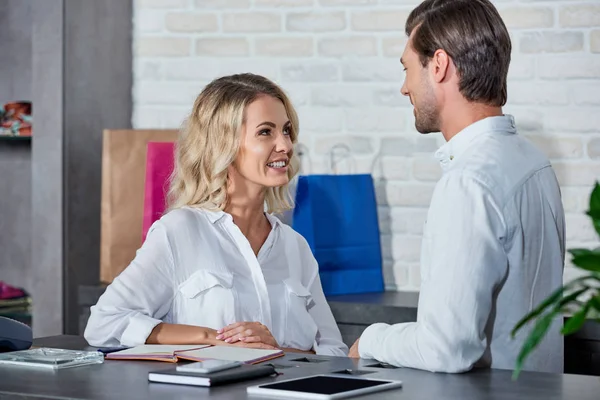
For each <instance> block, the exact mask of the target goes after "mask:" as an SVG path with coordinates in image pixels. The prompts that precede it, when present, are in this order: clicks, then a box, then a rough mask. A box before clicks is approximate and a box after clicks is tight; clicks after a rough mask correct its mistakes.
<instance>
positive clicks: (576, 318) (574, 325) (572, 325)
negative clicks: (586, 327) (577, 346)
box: [560, 300, 592, 336]
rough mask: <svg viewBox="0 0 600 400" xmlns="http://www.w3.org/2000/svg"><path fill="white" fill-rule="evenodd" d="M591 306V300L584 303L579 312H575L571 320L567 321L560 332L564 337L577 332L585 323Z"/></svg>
mask: <svg viewBox="0 0 600 400" xmlns="http://www.w3.org/2000/svg"><path fill="white" fill-rule="evenodd" d="M591 305H592V303H591V300H590V301H588V302H587V303H585V306H583V308H582V309H581V310H579V311H577V312H576V313H575V314H574V315H573V316H572V317H571V318H569V319H568V320H567V322H566V323H565V326H563V328H562V330H561V331H560V332H561V333H562V334H563V335H565V336H566V335H570V334H572V333H574V332H577V331H578V330H579V329H580V328H581V326H582V325H583V323H584V322H585V317H586V316H587V314H588V312H589V310H590V307H591Z"/></svg>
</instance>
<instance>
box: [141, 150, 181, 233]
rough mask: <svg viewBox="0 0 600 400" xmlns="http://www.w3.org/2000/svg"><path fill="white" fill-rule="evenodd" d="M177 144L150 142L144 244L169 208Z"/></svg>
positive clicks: (147, 157) (145, 185)
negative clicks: (150, 231) (154, 225)
mask: <svg viewBox="0 0 600 400" xmlns="http://www.w3.org/2000/svg"><path fill="white" fill-rule="evenodd" d="M174 152H175V143H172V142H148V150H147V153H146V182H145V184H144V223H143V228H142V229H143V230H142V242H144V241H145V240H146V234H147V233H148V230H149V229H150V227H151V226H152V224H153V223H154V221H156V220H157V219H160V217H161V216H162V215H163V213H164V212H165V210H166V208H167V192H168V190H169V183H170V182H169V178H170V176H171V173H172V172H173V161H174Z"/></svg>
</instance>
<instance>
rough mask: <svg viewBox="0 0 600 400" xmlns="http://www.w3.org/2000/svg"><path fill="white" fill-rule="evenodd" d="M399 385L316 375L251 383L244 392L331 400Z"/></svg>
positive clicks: (381, 381) (354, 378) (384, 381)
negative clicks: (254, 384)
mask: <svg viewBox="0 0 600 400" xmlns="http://www.w3.org/2000/svg"><path fill="white" fill-rule="evenodd" d="M400 387H402V382H401V381H392V380H383V379H370V378H362V377H353V376H347V377H346V376H335V375H315V376H309V377H305V378H296V379H288V380H284V381H279V382H274V383H268V384H265V385H258V386H251V387H249V388H248V389H247V391H248V394H249V395H261V396H266V397H277V398H280V399H284V398H289V399H310V400H330V399H332V400H333V399H345V398H348V397H353V396H359V395H363V394H368V393H374V392H380V391H383V390H389V389H397V388H400Z"/></svg>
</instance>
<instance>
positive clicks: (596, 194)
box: [590, 181, 600, 213]
mask: <svg viewBox="0 0 600 400" xmlns="http://www.w3.org/2000/svg"><path fill="white" fill-rule="evenodd" d="M590 212H592V213H593V212H600V183H598V181H596V184H595V185H594V189H593V190H592V194H591V195H590Z"/></svg>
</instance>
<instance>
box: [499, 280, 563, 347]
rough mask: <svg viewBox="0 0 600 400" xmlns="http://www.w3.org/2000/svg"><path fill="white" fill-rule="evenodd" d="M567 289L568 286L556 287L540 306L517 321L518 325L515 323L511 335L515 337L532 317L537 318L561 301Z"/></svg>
mask: <svg viewBox="0 0 600 400" xmlns="http://www.w3.org/2000/svg"><path fill="white" fill-rule="evenodd" d="M565 289H566V288H565V287H564V286H563V287H561V288H558V289H556V290H555V291H554V292H553V293H552V294H551V295H550V296H548V297H547V298H546V299H545V300H544V301H543V302H542V303H541V304H540V305H539V306H537V307H536V308H534V309H533V310H532V311H531V312H530V313H529V314H527V315H525V316H524V317H523V318H521V320H520V321H519V322H517V325H515V327H514V328H513V330H512V332H511V336H512V337H513V338H514V337H515V335H516V334H517V332H518V331H519V330H520V329H521V328H522V327H523V326H524V325H525V324H527V323H528V322H529V321H531V320H532V319H534V318H536V317H537V316H538V315H540V314H541V313H543V312H544V311H545V310H546V309H547V308H548V307H550V306H551V305H553V304H554V303H556V302H558V301H560V299H561V298H562V297H563V293H564V292H565Z"/></svg>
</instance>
